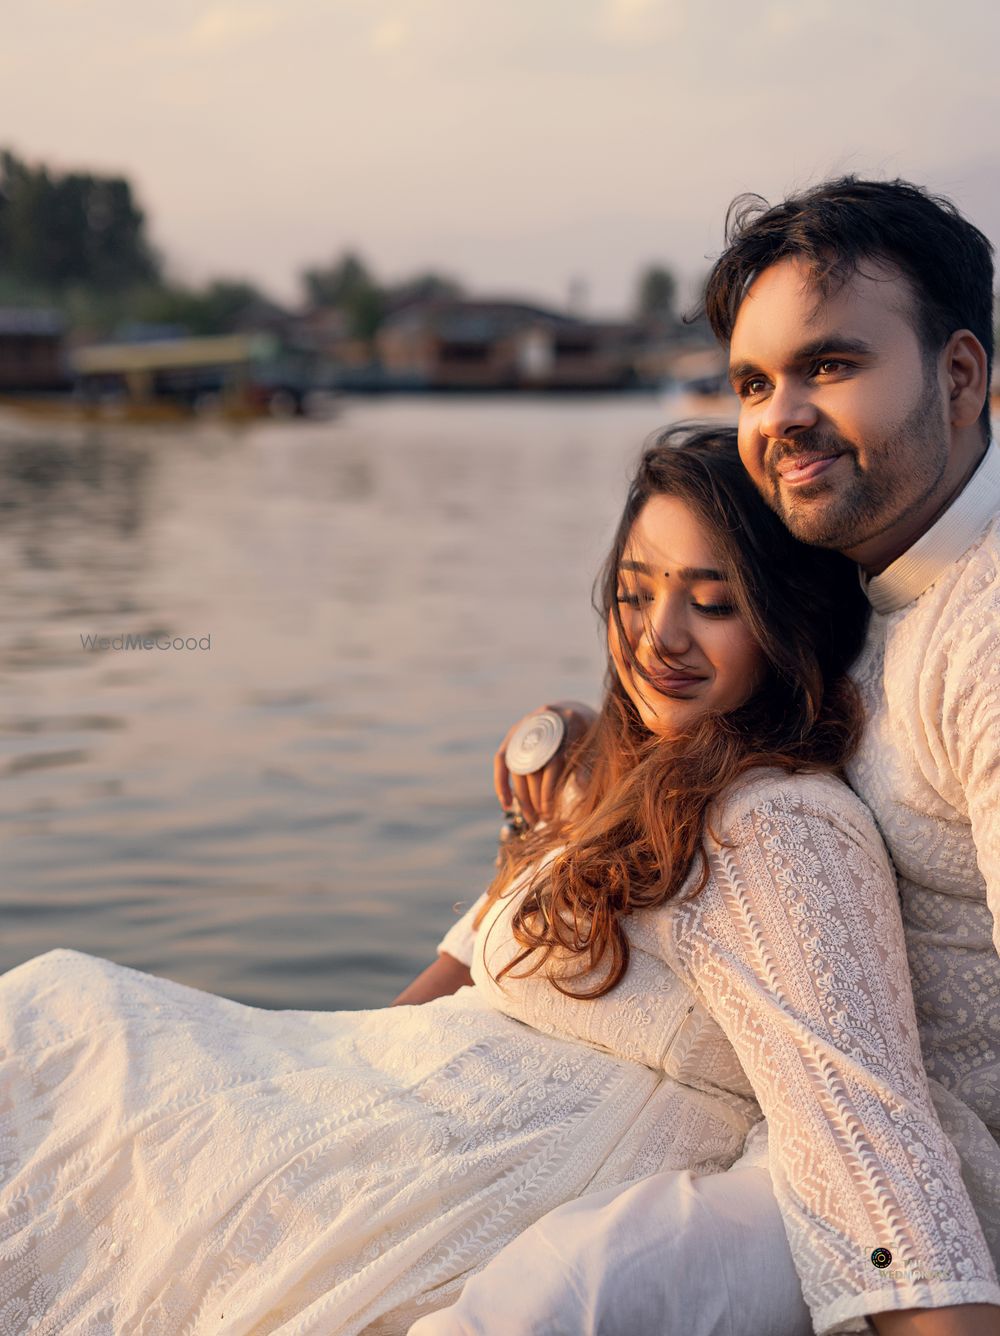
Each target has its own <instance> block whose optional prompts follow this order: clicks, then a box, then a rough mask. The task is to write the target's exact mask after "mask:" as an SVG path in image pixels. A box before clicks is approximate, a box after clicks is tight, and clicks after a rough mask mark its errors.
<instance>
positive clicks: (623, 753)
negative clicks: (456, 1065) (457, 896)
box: [477, 426, 868, 998]
mask: <svg viewBox="0 0 1000 1336" xmlns="http://www.w3.org/2000/svg"><path fill="white" fill-rule="evenodd" d="M654 496H672V497H677V498H679V499H680V500H681V501H683V502H684V503H685V504H686V505H687V506H688V507H689V508H690V509H691V511H693V513H694V514H695V515H696V516H697V518H698V520H699V521H700V522H701V523H702V524H703V525H704V527H705V529H706V530H707V532H708V533H709V534H710V535H711V541H712V544H713V548H714V551H715V552H716V554H717V557H718V561H719V563H720V564H721V565H722V567H723V569H724V571H725V573H726V574H727V576H728V579H729V588H730V600H731V602H732V603H733V604H734V606H735V608H736V610H737V612H738V614H739V615H740V616H741V617H742V619H743V621H744V623H745V625H746V626H747V627H748V628H749V629H750V632H751V634H752V635H753V637H754V639H755V641H756V642H757V644H758V645H759V647H760V649H761V651H762V653H763V657H764V660H765V663H766V671H765V675H764V678H763V681H762V683H761V685H760V686H759V687H758V689H757V690H756V691H755V692H754V693H753V695H752V696H751V697H750V699H748V700H747V701H746V702H745V703H744V704H743V705H741V706H739V707H738V708H737V709H735V710H732V711H731V712H729V713H726V714H719V713H711V712H710V713H706V714H704V715H702V716H700V717H699V718H698V719H696V720H695V721H694V723H693V724H692V725H691V726H690V728H689V729H688V730H686V731H685V732H684V733H683V734H681V735H672V736H670V737H666V736H661V735H657V734H651V733H650V732H649V731H648V730H647V729H646V727H645V726H644V724H643V722H642V719H641V718H640V716H639V713H638V711H637V710H636V707H635V705H634V704H633V703H632V701H631V699H630V698H629V696H628V694H627V693H626V692H625V690H624V689H623V687H622V685H621V682H620V681H619V678H618V674H617V672H616V670H615V666H614V660H613V659H612V657H611V655H610V652H609V655H608V667H607V674H606V682H605V693H604V701H603V704H602V706H601V709H600V712H599V714H598V717H597V719H596V721H595V722H594V724H593V726H592V727H591V729H590V730H589V731H588V733H587V734H586V736H585V737H583V738H582V739H581V740H580V742H579V743H577V745H576V746H575V747H574V748H573V750H572V752H571V754H570V756H569V757H568V763H567V766H566V769H565V771H564V774H563V779H562V781H561V784H560V792H559V794H558V795H557V801H556V805H555V806H556V812H557V815H556V817H554V818H553V820H552V821H551V822H549V823H548V824H547V825H545V826H544V827H543V828H542V829H540V830H536V831H532V832H529V834H527V835H526V836H525V837H524V838H522V839H521V840H515V841H512V842H510V843H509V844H507V845H505V846H504V852H503V855H502V860H501V865H500V869H499V871H498V873H497V876H496V878H495V879H494V881H493V883H492V885H491V887H490V894H489V898H488V901H487V904H486V906H485V907H484V909H483V910H482V912H481V914H480V915H479V918H478V920H477V922H480V921H481V920H482V918H483V916H484V915H485V914H486V912H487V910H488V908H489V906H490V905H491V904H492V903H494V902H495V901H496V900H497V898H498V897H500V896H503V895H504V894H506V893H512V892H513V891H514V890H516V889H520V878H521V875H522V874H525V873H527V872H529V870H530V869H531V868H532V867H534V869H535V871H534V872H533V873H532V874H531V875H530V876H529V879H528V885H527V889H526V891H525V894H524V896H523V898H522V899H521V902H520V904H519V905H518V906H517V908H516V909H515V911H514V913H513V915H512V927H513V933H514V938H515V940H516V941H517V942H518V944H519V946H520V948H521V949H520V951H519V952H518V953H516V954H515V956H514V957H513V959H511V960H510V961H509V962H508V963H507V964H506V965H505V966H504V967H503V969H501V970H500V971H499V972H498V974H497V976H496V977H497V979H498V980H500V979H501V978H502V977H503V976H504V975H505V974H507V973H508V972H510V971H512V970H514V969H516V968H517V967H518V966H520V965H522V964H523V965H524V967H525V968H524V969H523V971H521V972H520V973H519V974H518V975H516V976H514V977H524V976H526V975H531V974H535V973H537V972H538V971H541V970H543V969H544V971H545V974H546V976H547V977H548V978H549V980H550V981H551V983H552V985H553V986H554V987H555V988H557V989H558V990H559V991H560V992H562V993H565V994H567V995H569V996H572V997H579V998H596V997H600V996H602V995H603V994H604V993H607V992H609V991H610V990H611V989H612V988H614V987H615V985H616V984H617V983H618V982H619V981H620V980H621V978H622V976H623V975H624V974H625V971H626V969H627V968H628V962H629V944H628V938H627V936H626V934H625V931H624V927H623V919H625V918H626V917H627V916H628V915H629V914H632V913H634V912H635V911H636V910H638V909H648V908H652V907H654V906H657V905H662V904H664V903H665V902H667V901H668V900H671V899H673V898H674V897H676V896H677V895H678V892H680V891H681V889H682V887H683V886H684V884H685V882H686V881H687V880H688V878H689V876H690V875H691V873H692V870H693V869H694V868H697V869H698V873H697V875H696V876H694V877H693V878H692V887H691V895H692V896H693V895H696V894H698V893H699V892H700V891H701V890H702V889H703V888H704V886H705V884H706V882H707V879H708V871H709V869H708V859H707V856H706V853H705V850H704V846H703V840H704V834H705V831H706V828H707V826H708V823H709V818H710V810H709V809H710V805H711V804H712V802H713V800H714V799H716V798H718V797H719V796H720V795H721V794H722V793H723V791H724V790H726V789H727V788H728V787H729V786H730V785H731V784H732V783H733V781H734V780H736V779H737V778H738V777H739V776H740V775H742V774H743V773H744V772H745V771H748V770H750V769H752V768H754V767H757V766H776V767H778V768H779V769H781V770H784V771H785V772H787V773H794V772H796V771H827V772H830V773H834V774H837V773H840V772H841V770H842V767H843V766H844V764H845V762H846V761H847V760H848V758H849V757H850V755H851V753H852V752H853V750H854V748H855V747H856V746H857V743H858V741H859V738H860V733H861V728H862V726H863V722H864V720H863V712H862V707H861V703H860V699H859V697H858V695H857V693H856V690H855V688H854V685H853V683H852V682H851V681H850V679H849V678H848V677H847V669H848V667H849V666H850V664H851V663H852V661H853V660H854V658H855V657H856V655H857V653H858V651H859V650H860V648H861V643H862V640H863V637H864V632H865V626H866V623H867V613H868V604H867V602H866V600H865V597H864V594H863V592H862V589H861V586H860V583H859V581H858V576H857V570H856V568H855V566H854V565H853V564H852V563H851V562H849V561H848V560H847V559H846V558H844V557H842V556H840V555H838V554H837V553H834V552H827V551H822V550H820V549H819V548H813V547H807V546H806V545H805V544H804V543H800V542H799V541H798V540H797V539H795V538H793V537H792V535H791V534H790V533H789V532H788V530H787V529H786V528H785V526H784V525H783V524H782V523H781V521H780V520H779V519H778V518H777V516H776V515H774V514H773V513H772V512H771V511H770V510H769V509H768V507H767V506H766V505H765V504H764V502H763V501H762V500H761V498H760V497H759V495H758V494H757V492H756V490H755V488H754V486H753V484H752V483H751V481H750V480H749V478H748V477H747V474H746V472H745V470H744V468H743V465H742V464H741V462H740V458H739V454H738V452H737V448H736V433H735V431H734V430H732V429H729V428H718V427H712V428H698V427H692V426H681V427H674V428H670V429H667V430H666V431H664V432H663V433H662V434H660V435H659V436H658V437H657V439H656V440H655V442H654V443H653V444H652V445H649V446H647V448H646V449H645V450H644V452H643V454H642V456H641V459H640V461H639V466H638V469H637V470H636V473H635V476H634V478H633V480H632V483H631V486H630V487H629V492H628V498H627V500H626V502H625V509H624V511H623V512H622V517H621V520H620V521H619V524H618V529H617V532H616V534H615V539H614V543H613V545H612V548H611V552H610V554H609V556H608V559H607V561H606V562H605V565H604V567H603V570H602V573H601V574H600V575H599V576H598V579H597V582H596V583H595V586H594V606H595V609H596V611H597V612H598V613H599V614H600V616H601V619H602V622H603V625H604V626H605V627H606V628H609V629H610V628H611V627H615V628H617V633H618V640H619V644H620V645H621V647H622V654H623V656H624V657H625V658H626V659H627V661H628V663H629V664H630V666H631V671H632V673H633V675H634V677H635V678H645V679H646V680H647V681H648V680H649V678H648V674H646V673H645V672H644V671H643V669H642V668H641V667H640V665H639V664H638V662H637V660H636V656H635V652H634V649H633V647H632V646H631V645H630V643H629V638H628V636H627V634H626V633H625V629H624V627H623V625H622V620H621V614H620V611H619V606H618V593H619V589H620V584H619V580H620V567H621V563H622V560H623V558H624V557H625V554H626V549H627V547H628V545H629V541H630V537H631V534H632V529H633V526H634V524H635V521H636V519H637V517H638V516H639V513H640V512H641V510H642V509H643V507H644V506H645V504H646V502H647V501H648V500H649V499H650V498H651V497H654ZM573 775H576V776H577V777H578V778H579V777H580V776H585V777H586V778H585V780H584V782H583V783H578V784H574V786H573V789H572V790H569V789H567V787H566V786H567V783H568V782H569V780H570V777H571V776H573ZM547 855H553V856H552V857H551V859H549V860H548V861H547V862H545V861H544V860H545V859H546V856H547ZM543 862H544V865H543V866H539V864H541V863H543ZM515 883H518V885H517V886H515Z"/></svg>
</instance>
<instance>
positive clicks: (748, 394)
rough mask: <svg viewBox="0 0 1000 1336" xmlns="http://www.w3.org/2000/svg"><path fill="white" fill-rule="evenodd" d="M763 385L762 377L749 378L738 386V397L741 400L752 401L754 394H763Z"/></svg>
mask: <svg viewBox="0 0 1000 1336" xmlns="http://www.w3.org/2000/svg"><path fill="white" fill-rule="evenodd" d="M765 384H766V382H765V380H764V377H763V376H751V377H750V379H749V380H745V381H744V382H743V384H742V385H741V386H740V397H741V398H742V399H752V398H753V396H754V395H755V394H761V393H763V390H764V386H765Z"/></svg>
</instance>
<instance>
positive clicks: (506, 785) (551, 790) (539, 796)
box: [493, 700, 597, 826]
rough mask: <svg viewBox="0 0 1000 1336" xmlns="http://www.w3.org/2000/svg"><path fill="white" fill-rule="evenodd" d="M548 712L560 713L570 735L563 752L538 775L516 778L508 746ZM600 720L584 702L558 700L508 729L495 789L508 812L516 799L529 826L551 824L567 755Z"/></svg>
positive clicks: (499, 750) (495, 771) (497, 761)
mask: <svg viewBox="0 0 1000 1336" xmlns="http://www.w3.org/2000/svg"><path fill="white" fill-rule="evenodd" d="M544 710H551V711H552V712H553V713H554V714H558V715H559V717H560V718H561V719H562V721H563V723H564V724H565V725H566V733H565V736H564V737H563V740H562V742H561V744H560V746H559V750H558V751H557V752H556V754H555V756H553V758H552V760H551V761H549V763H548V765H545V766H543V767H542V768H541V770H536V771H535V772H534V774H531V775H512V774H511V773H510V771H509V770H508V769H507V762H506V760H505V759H504V752H505V751H506V750H507V744H508V743H509V742H510V740H511V738H512V737H513V736H514V733H515V732H516V731H517V730H518V729H519V728H520V727H521V725H522V724H523V723H524V721H525V719H530V718H531V715H534V714H541V713H542V712H543V711H544ZM596 718H597V712H596V710H592V709H591V708H590V706H589V705H584V704H583V703H582V702H581V701H575V700H563V701H557V702H556V703H555V704H554V705H542V706H540V707H539V708H538V709H537V710H532V711H531V714H528V715H525V717H524V719H519V720H518V721H517V723H516V724H514V725H513V726H512V727H511V728H509V729H508V730H507V732H506V734H505V735H504V739H503V742H501V743H500V746H499V747H498V748H497V752H496V755H495V756H494V757H493V787H494V789H495V791H496V795H497V798H498V800H499V802H500V806H501V807H502V808H503V809H504V811H507V810H508V809H509V808H511V807H512V806H513V804H514V799H515V798H516V799H517V802H518V806H519V807H520V809H521V814H522V816H523V817H524V819H525V821H526V822H527V823H528V825H529V826H533V825H534V824H535V822H536V821H539V820H543V821H547V820H549V819H550V818H551V816H552V814H553V810H554V808H553V799H554V797H555V792H556V785H557V784H558V782H559V778H560V776H561V775H562V773H563V771H564V770H565V768H566V753H567V751H568V749H569V748H570V747H571V746H572V745H573V743H574V742H577V741H578V740H579V739H580V738H582V737H583V735H584V733H586V731H587V729H588V728H590V726H591V724H592V723H593V722H594V720H595V719H596Z"/></svg>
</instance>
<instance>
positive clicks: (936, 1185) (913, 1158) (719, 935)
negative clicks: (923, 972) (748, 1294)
mask: <svg viewBox="0 0 1000 1336" xmlns="http://www.w3.org/2000/svg"><path fill="white" fill-rule="evenodd" d="M747 797H748V799H749V801H746V800H744V801H734V802H733V803H731V804H730V805H729V809H728V811H727V812H725V813H723V820H722V822H721V823H720V825H719V826H717V827H716V830H717V832H718V833H719V834H720V836H721V837H722V840H723V845H724V844H725V843H728V844H729V845H730V846H731V847H728V848H726V847H720V845H719V844H716V843H715V842H714V841H712V842H710V843H709V850H710V860H711V877H710V880H709V882H708V885H707V886H706V887H705V890H704V891H703V892H702V893H701V895H700V896H699V897H697V898H696V899H694V900H693V901H691V902H690V903H688V904H686V905H680V906H678V912H677V914H676V918H675V920H674V922H673V925H672V949H673V950H674V951H676V953H677V967H678V968H679V969H680V970H681V972H682V974H684V976H685V977H686V978H687V981H688V982H689V983H690V985H691V986H692V987H693V988H694V989H695V990H696V991H697V992H698V993H699V995H700V996H701V997H702V998H703V1000H704V1002H705V1004H706V1006H707V1007H708V1008H709V1010H710V1011H711V1013H712V1015H713V1016H714V1017H715V1019H716V1020H717V1022H718V1024H719V1025H720V1026H721V1028H722V1029H723V1030H724V1031H725V1033H726V1035H727V1037H728V1039H729V1041H730V1042H731V1043H732V1045H733V1046H734V1048H735V1050H736V1053H737V1055H738V1057H739V1059H740V1062H741V1064H742V1066H743V1068H744V1070H745V1071H746V1073H747V1076H748V1077H749V1079H750V1081H751V1082H752V1084H753V1087H754V1090H755V1092H756V1094H757V1098H758V1100H759V1102H760V1105H761V1107H762V1109H763V1111H764V1113H765V1115H766V1116H767V1119H768V1123H769V1129H770V1131H769V1146H770V1149H769V1165H770V1170H771V1176H772V1180H773V1183H774V1188H775V1193H776V1196H777V1200H778V1204H779V1207H780V1209H781V1213H782V1219H783V1221H784V1225H785V1231H786V1233H787V1235H788V1239H789V1243H790V1245H791V1249H792V1256H793V1258H794V1260H795V1265H796V1268H797V1270H798V1272H799V1276H800V1278H801V1281H802V1289H803V1294H804V1296H805V1299H806V1302H807V1304H808V1305H809V1308H810V1310H811V1312H812V1316H813V1321H814V1323H815V1329H816V1331H817V1332H819V1333H830V1332H841V1331H857V1330H864V1329H865V1326H864V1323H863V1321H861V1320H860V1319H861V1315H864V1314H869V1313H879V1312H883V1311H886V1310H889V1309H898V1308H910V1307H942V1306H944V1305H947V1304H953V1303H972V1302H986V1303H998V1304H1000V1287H998V1285H997V1278H996V1273H995V1271H994V1268H993V1263H992V1260H991V1258H990V1255H989V1252H988V1251H987V1247H986V1244H985V1241H984V1239H983V1234H982V1230H981V1228H980V1225H979V1222H978V1220H977V1218H976V1216H975V1213H974V1211H973V1209H972V1206H971V1204H970V1201H969V1197H968V1195H967V1192H966V1190H965V1187H964V1186H963V1183H962V1180H961V1177H960V1173H959V1161H958V1157H957V1155H956V1153H955V1150H954V1148H953V1147H952V1145H951V1143H950V1142H949V1141H948V1140H947V1139H946V1137H945V1135H944V1133H943V1132H942V1130H941V1126H940V1123H939V1121H938V1118H937V1116H936V1114H935V1112H934V1108H933V1105H932V1103H931V1099H930V1095H929V1091H928V1085H927V1077H926V1075H925V1072H924V1068H923V1063H922V1059H921V1053H920V1043H919V1039H918V1034H917V1024H916V1017H915V1014H914V1006H913V996H912V992H911V988H910V981H909V973H908V967H907V961H906V951H905V946H904V941H903V927H902V920H901V917H900V912H899V907H898V902H897V895H896V883H895V878H894V876H893V873H892V869H891V867H890V864H889V862H888V858H887V856H886V854H885V850H884V847H883V846H882V844H881V841H880V840H879V838H878V835H877V833H876V831H875V827H874V824H873V822H872V821H871V818H870V816H869V814H868V813H867V809H865V808H864V807H863V806H862V804H861V803H860V802H859V801H858V800H857V799H855V798H854V797H853V795H852V794H850V792H849V791H848V790H847V789H846V788H845V787H844V786H843V785H840V784H838V783H836V782H835V781H833V780H831V779H821V778H819V777H815V778H804V777H796V778H794V779H784V778H777V779H774V780H771V781H770V782H769V783H768V784H766V785H765V786H763V787H762V786H761V785H760V784H758V785H757V786H756V787H752V786H751V787H750V788H748V792H747ZM879 1249H881V1250H885V1251H884V1252H881V1253H876V1250H879ZM873 1254H875V1256H874V1261H873ZM890 1254H891V1258H890ZM883 1262H886V1263H887V1264H886V1265H885V1266H882V1265H881V1264H882V1263H883Z"/></svg>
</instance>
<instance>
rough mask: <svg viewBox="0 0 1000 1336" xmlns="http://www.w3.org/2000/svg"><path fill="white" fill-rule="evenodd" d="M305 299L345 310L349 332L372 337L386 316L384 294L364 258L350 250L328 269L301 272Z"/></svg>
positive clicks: (358, 335)
mask: <svg viewBox="0 0 1000 1336" xmlns="http://www.w3.org/2000/svg"><path fill="white" fill-rule="evenodd" d="M302 283H303V286H304V288H305V291H306V298H307V300H308V301H309V302H310V303H311V304H312V305H313V306H334V307H337V308H339V309H340V310H342V311H344V312H345V314H346V316H347V326H348V330H349V331H350V333H351V334H352V335H353V336H354V337H355V338H359V339H370V338H371V337H372V335H373V334H374V333H375V331H376V330H377V329H378V327H379V325H380V324H381V323H382V319H383V317H384V315H385V305H386V303H385V296H384V294H383V292H382V289H381V287H380V286H379V285H378V283H377V282H376V281H375V279H374V278H373V276H372V275H371V273H370V272H369V270H368V268H367V266H366V265H365V263H364V261H363V260H362V259H361V258H360V257H359V256H358V255H355V254H354V253H353V252H351V251H346V252H345V253H344V254H343V255H341V256H340V258H339V259H337V260H334V262H333V263H332V264H330V265H328V266H327V267H326V268H316V269H306V270H305V271H304V272H303V274H302Z"/></svg>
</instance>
